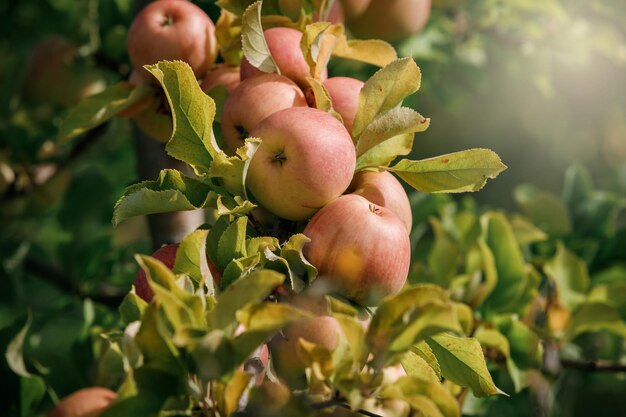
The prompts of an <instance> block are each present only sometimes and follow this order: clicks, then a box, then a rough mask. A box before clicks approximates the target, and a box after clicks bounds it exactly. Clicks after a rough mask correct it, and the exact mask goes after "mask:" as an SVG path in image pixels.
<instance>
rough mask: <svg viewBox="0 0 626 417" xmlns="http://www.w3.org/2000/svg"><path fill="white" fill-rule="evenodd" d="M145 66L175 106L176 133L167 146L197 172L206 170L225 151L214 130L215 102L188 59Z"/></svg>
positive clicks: (205, 171) (174, 121)
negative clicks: (206, 92) (188, 62)
mask: <svg viewBox="0 0 626 417" xmlns="http://www.w3.org/2000/svg"><path fill="white" fill-rule="evenodd" d="M146 69H147V70H148V71H149V72H150V73H151V74H152V75H154V76H155V77H156V79H157V80H158V81H159V82H160V83H161V86H162V87H163V90H164V91H165V94H166V96H167V100H168V103H169V105H170V109H172V118H173V133H172V138H171V139H170V140H169V142H168V143H167V145H165V150H166V151H167V153H168V154H170V155H171V156H172V157H174V158H176V159H179V160H181V161H183V162H186V163H188V164H189V165H191V166H192V167H193V168H194V170H195V171H196V173H199V174H202V173H207V172H208V171H209V167H210V166H211V162H212V161H213V158H214V157H215V155H217V154H219V153H222V152H221V150H220V149H219V147H218V146H217V143H216V142H215V138H214V136H213V130H212V126H213V120H214V118H215V102H214V101H213V99H211V98H210V97H209V96H207V95H206V94H204V92H203V91H202V89H201V88H200V84H198V81H197V80H196V76H195V75H194V73H193V71H192V69H191V67H190V66H189V64H187V63H185V62H181V61H161V62H159V63H158V64H155V65H147V66H146Z"/></svg>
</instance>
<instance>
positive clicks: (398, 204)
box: [348, 171, 413, 233]
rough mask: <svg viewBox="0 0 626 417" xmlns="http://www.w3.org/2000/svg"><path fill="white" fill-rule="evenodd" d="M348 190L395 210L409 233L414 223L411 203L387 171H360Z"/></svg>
mask: <svg viewBox="0 0 626 417" xmlns="http://www.w3.org/2000/svg"><path fill="white" fill-rule="evenodd" d="M348 192H349V193H351V194H357V195H360V196H362V197H365V198H366V199H367V200H369V201H371V202H372V203H374V204H376V205H379V206H382V207H385V208H387V209H389V210H391V211H393V212H394V213H395V214H396V216H398V217H399V218H400V220H402V222H403V223H404V225H405V226H406V230H407V232H408V233H410V232H411V226H412V224H413V213H411V203H409V198H408V197H407V195H406V192H405V191H404V188H403V187H402V184H400V181H398V180H397V179H396V177H394V176H393V175H392V174H391V173H389V172H387V171H381V172H378V171H360V172H357V173H356V174H355V175H354V178H353V179H352V183H351V184H350V187H348Z"/></svg>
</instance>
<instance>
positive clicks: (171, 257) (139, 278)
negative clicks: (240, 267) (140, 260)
mask: <svg viewBox="0 0 626 417" xmlns="http://www.w3.org/2000/svg"><path fill="white" fill-rule="evenodd" d="M179 246H180V245H179V244H178V243H176V244H171V245H165V246H162V247H160V248H159V249H157V250H156V252H154V253H153V254H152V257H153V258H156V259H158V260H159V261H161V262H163V263H164V264H165V266H167V267H168V268H169V269H172V268H174V263H175V262H176V252H177V251H178V247H179ZM207 263H208V264H209V270H210V271H211V275H212V276H213V282H214V283H215V285H216V286H217V287H219V286H220V281H221V278H222V274H221V273H220V271H219V269H217V266H216V265H215V264H214V263H213V262H211V260H210V259H209V258H207ZM134 285H135V293H136V294H137V296H138V297H139V298H141V299H142V300H144V301H145V302H147V303H149V302H150V301H152V299H153V298H154V291H152V288H150V283H149V282H148V278H147V277H146V272H145V271H144V270H143V269H141V268H140V269H139V271H137V275H135V283H134Z"/></svg>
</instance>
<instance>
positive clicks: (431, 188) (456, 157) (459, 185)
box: [387, 149, 507, 193]
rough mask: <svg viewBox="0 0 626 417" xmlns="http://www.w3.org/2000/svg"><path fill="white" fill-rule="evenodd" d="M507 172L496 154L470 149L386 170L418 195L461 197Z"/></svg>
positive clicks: (408, 161) (402, 164)
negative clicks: (462, 194) (434, 194)
mask: <svg viewBox="0 0 626 417" xmlns="http://www.w3.org/2000/svg"><path fill="white" fill-rule="evenodd" d="M506 168H507V167H506V165H504V164H503V163H502V161H501V160H500V157H498V155H497V154H496V153H495V152H493V151H490V150H489V149H470V150H467V151H461V152H455V153H451V154H447V155H441V156H437V157H434V158H428V159H423V160H420V161H410V160H407V159H404V160H401V161H400V162H398V163H397V164H396V165H394V166H392V167H391V168H387V169H388V170H389V171H392V172H395V173H396V174H397V175H398V176H399V177H400V178H402V179H403V180H404V181H406V182H407V183H409V185H411V186H412V187H413V188H415V189H416V190H418V191H422V192H427V193H462V192H467V191H478V190H480V189H481V188H483V187H484V185H485V183H486V182H487V179H490V178H491V179H493V178H495V177H496V176H498V174H500V173H501V172H502V171H504V170H505V169H506Z"/></svg>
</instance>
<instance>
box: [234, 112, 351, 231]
mask: <svg viewBox="0 0 626 417" xmlns="http://www.w3.org/2000/svg"><path fill="white" fill-rule="evenodd" d="M250 136H252V137H257V138H260V139H261V140H262V141H263V142H262V143H261V145H260V146H259V148H258V149H257V151H256V153H255V154H254V156H253V158H252V161H251V162H250V167H249V169H248V176H247V178H246V185H247V186H248V188H249V190H250V191H251V192H252V194H253V195H254V197H255V198H256V200H257V201H258V202H259V203H260V204H261V206H263V207H265V208H266V209H268V210H269V211H271V212H272V213H274V214H276V215H277V216H279V217H283V218H285V219H288V220H306V219H309V218H310V217H311V216H312V215H313V214H315V212H316V211H317V210H319V209H320V208H322V207H324V206H325V205H326V204H328V203H329V202H330V201H332V200H334V199H335V198H337V197H338V196H340V195H341V194H342V193H343V192H344V191H345V190H346V188H348V185H350V181H351V180H352V175H353V173H354V167H355V164H356V154H355V150H354V145H353V143H352V138H351V137H350V135H349V134H348V131H347V130H346V128H345V127H344V126H343V125H342V124H341V123H340V122H339V121H338V120H337V119H335V118H334V117H333V116H331V115H330V114H328V113H326V112H323V111H321V110H317V109H312V108H308V107H292V108H289V109H285V110H281V111H278V112H276V113H274V114H272V115H271V116H269V117H268V118H266V119H265V120H263V121H262V122H261V123H259V124H258V125H257V126H256V127H255V128H254V129H252V131H251V132H250Z"/></svg>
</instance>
